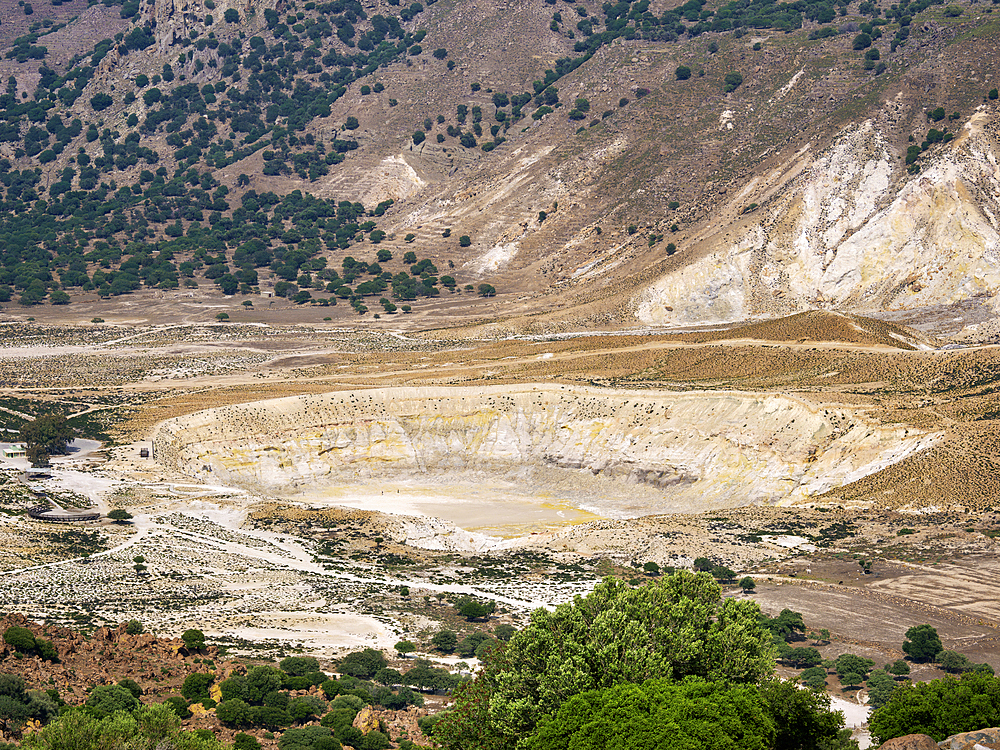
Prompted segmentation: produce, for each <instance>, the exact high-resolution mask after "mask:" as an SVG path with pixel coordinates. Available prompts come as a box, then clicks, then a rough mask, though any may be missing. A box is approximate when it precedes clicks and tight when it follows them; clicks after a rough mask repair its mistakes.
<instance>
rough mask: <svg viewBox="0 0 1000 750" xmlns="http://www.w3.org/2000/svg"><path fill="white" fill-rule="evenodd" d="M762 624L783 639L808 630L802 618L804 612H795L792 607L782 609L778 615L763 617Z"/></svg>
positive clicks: (785, 639)
mask: <svg viewBox="0 0 1000 750" xmlns="http://www.w3.org/2000/svg"><path fill="white" fill-rule="evenodd" d="M761 624H763V626H764V627H765V628H767V629H768V630H770V631H771V632H772V633H774V635H775V636H777V637H778V638H781V639H782V640H783V641H787V640H788V639H789V638H793V637H796V636H797V635H799V634H801V633H804V632H806V624H805V622H804V621H803V619H802V613H801V612H793V611H792V610H790V609H783V610H781V612H780V613H779V614H778V616H777V617H774V618H767V617H765V618H763V619H762V623H761Z"/></svg>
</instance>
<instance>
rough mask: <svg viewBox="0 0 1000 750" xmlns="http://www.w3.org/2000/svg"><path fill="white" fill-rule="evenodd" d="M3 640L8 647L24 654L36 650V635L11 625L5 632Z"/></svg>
mask: <svg viewBox="0 0 1000 750" xmlns="http://www.w3.org/2000/svg"><path fill="white" fill-rule="evenodd" d="M3 640H4V643H6V644H7V645H8V646H13V647H14V649H15V650H17V651H20V652H21V653H22V654H30V653H32V652H33V651H34V650H35V635H34V633H32V632H31V631H30V630H28V629H27V628H22V627H20V626H19V625H11V626H10V627H9V628H7V629H6V630H5V631H4V632H3Z"/></svg>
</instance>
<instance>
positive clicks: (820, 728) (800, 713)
mask: <svg viewBox="0 0 1000 750" xmlns="http://www.w3.org/2000/svg"><path fill="white" fill-rule="evenodd" d="M760 694H761V697H762V698H763V699H764V703H765V704H766V705H767V714H768V716H770V718H771V720H772V721H774V724H775V728H776V729H777V735H776V736H775V738H774V745H773V747H774V750H823V749H824V748H834V747H837V748H844V750H847V749H848V748H851V747H854V745H852V744H850V743H849V741H846V740H845V741H844V742H840V741H839V740H840V739H841V733H842V731H843V729H842V728H843V725H844V715H843V714H842V713H841V712H840V711H831V710H830V696H829V695H826V694H825V693H821V692H816V691H813V690H799V689H798V688H797V687H796V685H795V683H794V682H792V681H791V680H788V681H785V680H778V679H773V678H772V679H769V680H765V681H764V682H762V683H761V685H760ZM847 734H848V736H849V735H850V732H849V731H848V732H847Z"/></svg>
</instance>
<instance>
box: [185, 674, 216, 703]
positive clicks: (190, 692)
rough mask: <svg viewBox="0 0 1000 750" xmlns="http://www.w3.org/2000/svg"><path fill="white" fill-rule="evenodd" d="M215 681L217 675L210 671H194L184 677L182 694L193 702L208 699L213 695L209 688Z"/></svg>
mask: <svg viewBox="0 0 1000 750" xmlns="http://www.w3.org/2000/svg"><path fill="white" fill-rule="evenodd" d="M214 682H215V675H214V674H210V673H208V672H194V673H193V674H189V675H188V676H187V677H186V678H184V684H183V685H182V686H181V695H183V696H184V697H185V698H187V699H188V700H189V701H191V702H199V701H203V700H208V699H209V698H211V697H212V696H211V695H210V694H209V692H208V689H209V687H211V686H212V683H214Z"/></svg>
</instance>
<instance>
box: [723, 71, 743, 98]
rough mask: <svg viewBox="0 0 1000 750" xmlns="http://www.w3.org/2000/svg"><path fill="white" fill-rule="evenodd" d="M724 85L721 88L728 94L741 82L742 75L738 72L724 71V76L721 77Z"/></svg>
mask: <svg viewBox="0 0 1000 750" xmlns="http://www.w3.org/2000/svg"><path fill="white" fill-rule="evenodd" d="M722 80H723V83H725V86H724V87H723V90H724V91H725V92H726V93H727V94H728V93H730V92H732V91H736V89H738V88H739V87H740V85H742V83H743V76H742V75H740V74H739V73H735V72H733V73H726V76H725V78H723V79H722Z"/></svg>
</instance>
